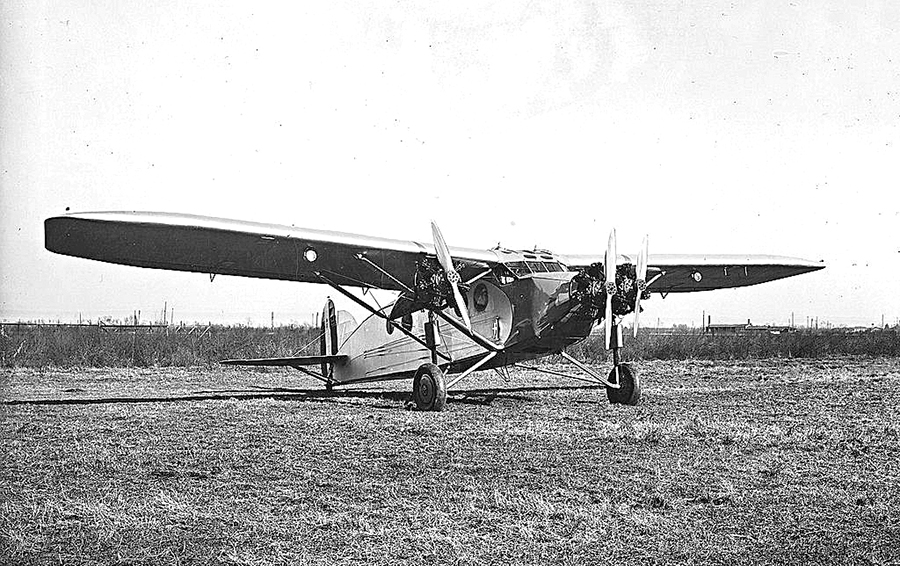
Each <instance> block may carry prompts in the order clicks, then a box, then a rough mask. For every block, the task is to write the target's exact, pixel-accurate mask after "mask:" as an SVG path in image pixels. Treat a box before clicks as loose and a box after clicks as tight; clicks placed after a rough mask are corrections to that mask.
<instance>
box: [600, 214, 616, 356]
mask: <svg viewBox="0 0 900 566" xmlns="http://www.w3.org/2000/svg"><path fill="white" fill-rule="evenodd" d="M603 270H604V271H605V272H606V285H605V289H606V316H604V318H603V320H604V324H605V326H606V347H607V348H609V347H610V338H611V337H612V316H613V314H612V299H613V295H615V294H616V229H615V228H613V229H612V230H611V231H610V233H609V243H608V244H607V246H606V257H605V258H604V260H603Z"/></svg>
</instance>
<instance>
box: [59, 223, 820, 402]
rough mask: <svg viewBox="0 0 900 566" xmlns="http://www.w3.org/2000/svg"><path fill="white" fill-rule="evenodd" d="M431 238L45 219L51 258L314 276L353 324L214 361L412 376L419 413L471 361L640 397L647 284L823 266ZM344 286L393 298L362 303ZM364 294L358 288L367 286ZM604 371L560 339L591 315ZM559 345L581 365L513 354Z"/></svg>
mask: <svg viewBox="0 0 900 566" xmlns="http://www.w3.org/2000/svg"><path fill="white" fill-rule="evenodd" d="M431 228H432V242H431V243H430V244H429V243H419V242H415V241H406V240H395V239H387V238H379V237H370V236H361V235H356V234H349V233H344V232H334V231H325V230H314V229H308V228H298V227H295V226H285V225H277V224H264V223H257V222H246V221H238V220H227V219H222V218H210V217H204V216H195V215H186V214H171V213H159V212H83V213H71V214H65V215H62V216H55V217H51V218H48V219H46V220H45V222H44V231H45V247H46V248H47V249H48V250H49V251H51V252H55V253H58V254H63V255H68V256H75V257H81V258H87V259H93V260H98V261H103V262H109V263H115V264H124V265H131V266H138V267H146V268H154V269H167V270H176V271H189V272H200V273H206V274H209V276H210V280H211V281H212V280H213V279H214V278H215V276H216V275H235V276H243V277H256V278H266V279H278V280H289V281H300V282H307V283H321V284H325V285H328V286H330V287H332V288H333V289H334V290H335V291H337V292H338V293H340V294H341V295H343V296H345V297H347V298H348V299H349V300H351V301H353V302H355V303H357V304H359V305H360V306H361V307H363V308H364V309H366V310H367V311H368V313H369V316H368V317H367V318H366V319H365V320H363V322H362V323H360V324H357V323H356V321H355V320H354V319H353V317H352V315H350V314H349V313H346V312H345V311H336V310H335V307H334V303H333V301H332V300H331V299H330V298H329V299H328V300H327V302H326V304H325V308H324V311H323V316H322V322H321V330H322V334H321V338H320V343H319V355H315V356H292V357H284V358H260V359H242V360H224V361H223V362H222V363H225V364H231V365H249V366H286V367H292V368H295V369H297V370H300V371H303V372H305V373H306V374H308V375H310V376H312V377H314V378H316V379H318V380H319V381H321V382H322V383H323V384H324V386H325V388H326V389H329V390H330V389H332V388H333V387H335V386H341V385H349V384H356V383H366V382H376V381H384V380H394V379H409V378H412V381H413V383H412V390H413V391H412V399H413V401H414V403H415V406H416V408H417V409H419V410H426V411H440V410H442V409H443V408H444V406H445V404H446V401H447V391H448V390H449V389H451V388H453V387H454V386H455V385H457V384H458V383H459V382H460V381H462V380H463V379H465V378H466V377H467V376H469V375H470V374H471V373H472V372H474V371H477V370H489V369H494V370H496V371H498V372H501V373H502V372H504V371H508V368H509V367H527V368H529V369H535V370H538V371H543V372H546V373H550V374H552V375H555V376H558V377H568V378H573V379H577V380H581V381H586V382H588V383H591V384H592V385H596V386H598V387H599V386H602V387H605V389H606V393H607V398H608V399H609V401H610V402H611V403H617V404H625V405H636V404H638V403H639V401H640V399H641V385H640V380H639V378H638V374H637V372H636V371H635V369H634V367H633V366H632V365H631V364H628V363H624V362H623V361H622V360H621V358H620V355H619V350H620V348H621V347H622V345H623V337H622V326H621V324H622V322H623V319H624V318H625V317H626V316H628V315H630V314H632V313H633V314H634V324H633V328H634V335H635V336H637V331H638V326H639V316H640V312H641V310H642V308H641V301H642V300H647V299H649V298H650V296H651V294H652V293H656V294H659V295H662V296H663V297H665V296H667V295H668V294H669V293H689V292H696V291H708V290H713V289H724V288H731V287H743V286H748V285H756V284H759V283H764V282H768V281H774V280H776V279H782V278H785V277H791V276H794V275H799V274H802V273H808V272H812V271H816V270H819V269H822V268H824V267H825V265H824V264H823V263H822V262H812V261H807V260H802V259H796V258H789V257H781V256H769V255H721V254H720V255H700V254H690V255H670V254H655V255H650V254H649V247H648V240H647V238H646V237H645V238H644V240H643V243H642V246H641V248H640V250H639V252H638V253H637V254H634V255H629V254H618V252H617V249H616V233H615V230H614V229H613V230H612V231H611V232H610V235H609V239H608V241H607V248H606V250H605V253H602V254H595V255H565V254H557V253H552V252H550V251H547V250H541V249H534V250H530V251H529V250H511V249H506V248H503V247H500V246H499V245H498V246H497V247H495V248H493V249H486V250H478V249H468V248H457V247H449V246H448V245H447V243H446V241H445V239H444V236H443V234H442V233H441V230H440V228H439V227H438V226H437V224H435V223H434V222H432V225H431ZM350 288H361V289H363V291H366V290H368V289H384V290H388V291H395V292H397V293H398V296H397V299H396V300H395V301H394V302H393V303H391V304H389V305H387V306H385V307H381V306H378V305H375V306H373V305H371V304H370V303H369V302H368V301H366V300H364V299H362V298H360V297H358V296H357V295H356V294H354V293H352V292H351V291H350V290H349V289H350ZM363 295H365V293H363ZM601 321H602V322H603V325H604V340H605V341H604V344H605V345H606V347H607V348H608V349H609V350H611V351H612V368H611V369H610V371H609V373H608V374H606V375H603V374H602V373H599V372H597V371H596V370H595V369H593V368H591V367H589V366H587V365H585V364H583V363H581V362H579V361H578V360H577V359H575V358H574V357H572V356H571V355H569V354H568V353H567V352H566V348H567V347H568V346H571V345H572V344H575V343H577V342H579V341H581V340H583V339H585V338H586V337H587V336H588V335H589V334H590V333H591V330H592V328H594V326H595V325H596V324H598V323H600V322H601ZM552 354H559V355H561V356H562V357H563V358H564V359H566V360H567V361H568V362H570V363H571V364H572V365H574V366H575V367H576V368H578V369H579V370H581V373H580V374H574V373H572V374H569V373H563V372H560V371H556V370H551V369H548V368H542V367H540V366H525V365H523V362H527V361H531V360H535V359H537V358H541V357H544V356H548V355H552Z"/></svg>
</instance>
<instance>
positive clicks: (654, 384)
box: [0, 357, 900, 564]
mask: <svg viewBox="0 0 900 566" xmlns="http://www.w3.org/2000/svg"><path fill="white" fill-rule="evenodd" d="M640 367H641V370H642V371H641V376H642V379H643V382H644V391H645V396H644V402H643V404H642V405H641V406H639V407H620V406H610V405H608V404H607V403H606V400H605V394H604V392H603V391H602V390H597V389H591V388H580V387H574V386H570V385H569V383H562V384H560V383H559V382H557V381H550V380H548V379H547V378H545V377H542V376H541V375H540V374H535V373H531V372H524V371H522V372H517V373H514V374H513V375H512V376H511V378H510V380H509V381H504V380H502V379H500V378H498V377H497V376H496V375H495V374H491V373H484V374H481V375H478V376H476V377H475V378H474V379H473V380H471V381H469V380H467V381H466V382H463V384H462V385H464V386H465V387H466V391H464V392H462V393H457V394H454V395H453V396H452V397H451V402H450V403H449V404H448V407H447V410H445V411H444V412H443V413H436V414H435V413H418V412H414V411H409V410H406V397H407V388H408V384H407V383H406V382H403V383H398V384H396V386H395V387H388V388H380V387H377V386H372V387H369V388H366V389H364V390H362V391H351V392H349V393H345V394H342V395H337V396H333V397H329V396H322V395H319V394H313V393H311V392H308V391H306V388H311V387H314V385H313V383H312V382H311V381H310V380H308V379H307V378H304V377H301V376H300V374H298V373H296V372H293V373H292V372H289V371H281V370H277V371H276V370H271V371H247V370H233V369H227V370H225V369H219V368H214V369H209V368H201V369H197V368H157V369H135V368H132V369H71V370H45V369H34V368H7V369H3V370H0V371H2V373H0V376H2V387H0V397H2V400H3V401H4V404H3V405H0V414H2V418H0V446H2V454H0V563H2V564H58V563H63V564H67V563H68V564H72V563H74V564H207V563H224V564H351V563H354V564H356V563H374V564H398V563H413V564H425V563H429V564H430V563H444V564H648V563H666V564H671V563H679V564H711V563H712V564H724V563H735V562H736V563H744V564H773V563H794V564H808V563H848V564H900V408H898V407H900V360H898V359H897V358H872V357H859V358H840V359H838V358H826V359H820V360H806V361H800V360H790V359H783V360H772V361H767V360H753V361H730V362H708V361H689V362H670V361H654V362H645V363H643V364H641V366H640ZM572 383H575V382H572ZM563 387H564V388H563ZM115 398H123V399H126V400H127V401H132V402H127V401H120V402H115V401H114V399H115ZM141 398H143V399H158V400H157V401H153V402H133V401H138V400H140V399H141ZM162 398H170V400H168V401H162V400H161V399H162ZM22 399H32V400H41V399H44V400H51V399H69V400H72V401H73V403H71V404H11V403H10V401H15V400H22ZM87 400H99V401H102V402H97V403H87V402H86V401H87Z"/></svg>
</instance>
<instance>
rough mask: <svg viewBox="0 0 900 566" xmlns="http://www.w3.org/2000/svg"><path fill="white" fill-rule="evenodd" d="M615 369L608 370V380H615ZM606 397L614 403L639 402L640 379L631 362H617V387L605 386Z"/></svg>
mask: <svg viewBox="0 0 900 566" xmlns="http://www.w3.org/2000/svg"><path fill="white" fill-rule="evenodd" d="M615 371H616V369H615V368H613V369H611V370H609V377H608V380H609V381H612V382H614V381H615V380H616V374H615ZM606 397H607V398H608V399H609V402H610V403H613V404H616V405H632V406H633V405H637V404H638V403H640V402H641V381H640V380H639V379H638V375H637V371H636V370H635V369H634V368H633V367H631V364H619V388H618V389H613V388H611V387H607V388H606Z"/></svg>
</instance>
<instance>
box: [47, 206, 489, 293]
mask: <svg viewBox="0 0 900 566" xmlns="http://www.w3.org/2000/svg"><path fill="white" fill-rule="evenodd" d="M44 237H45V247H46V248H47V249H48V250H50V251H51V252H55V253H59V254H63V255H70V256H75V257H82V258H87V259H94V260H98V261H104V262H108V263H118V264H123V265H134V266H138V267H149V268H156V269H169V270H175V271H193V272H198V273H208V274H221V275H239V276H243V277H258V278H265V279H281V280H289V281H303V282H309V283H321V280H320V279H319V278H318V277H317V276H316V272H317V271H318V272H321V273H323V274H326V275H327V276H328V277H329V279H331V280H332V281H334V282H335V283H338V284H340V285H348V286H354V287H374V288H379V289H389V290H401V287H400V286H399V285H398V284H397V283H396V282H394V281H392V280H391V279H390V278H389V277H386V276H385V275H384V274H382V273H380V272H378V271H377V270H376V269H374V268H373V267H372V266H371V265H368V264H367V263H365V262H363V261H360V260H359V259H358V256H359V255H363V256H365V257H366V258H367V259H368V260H369V261H371V262H372V263H374V264H375V265H377V266H379V267H380V268H382V269H384V270H386V271H387V272H389V273H390V274H391V275H393V276H394V277H396V278H397V279H399V280H400V281H402V282H403V283H404V284H406V285H408V286H412V285H413V284H414V281H415V273H416V263H417V261H418V260H419V259H420V258H422V257H423V256H425V255H434V253H435V250H434V246H433V245H432V244H421V243H418V242H414V241H405V240H392V239H388V238H376V237H369V236H360V235H356V234H347V233H343V232H332V231H326V230H311V229H305V228H297V227H294V226H284V225H279V224H263V223H257V222H243V221H237V220H226V219H222V218H209V217H204V216H194V215H186V214H167V213H153V212H85V213H76V214H67V215H64V216H56V217H53V218H48V219H47V220H45V221H44ZM451 253H452V254H453V257H454V258H455V259H457V260H459V261H460V262H462V263H464V264H470V265H473V266H478V265H481V266H486V265H493V264H495V263H497V262H498V261H499V259H498V256H497V254H496V253H495V252H493V251H489V250H473V249H467V248H451Z"/></svg>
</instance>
